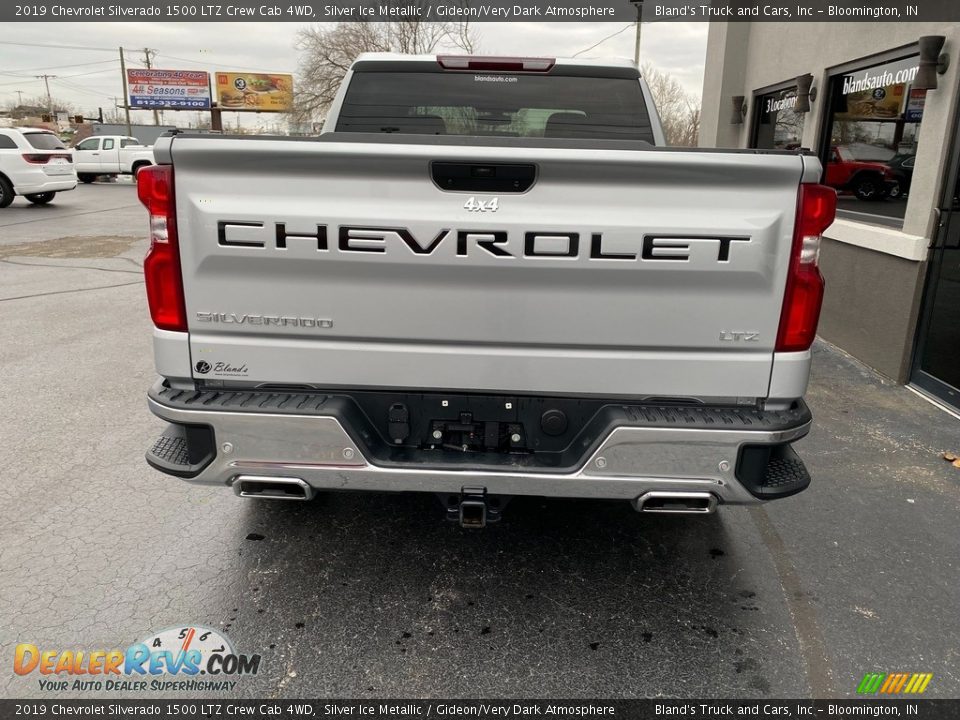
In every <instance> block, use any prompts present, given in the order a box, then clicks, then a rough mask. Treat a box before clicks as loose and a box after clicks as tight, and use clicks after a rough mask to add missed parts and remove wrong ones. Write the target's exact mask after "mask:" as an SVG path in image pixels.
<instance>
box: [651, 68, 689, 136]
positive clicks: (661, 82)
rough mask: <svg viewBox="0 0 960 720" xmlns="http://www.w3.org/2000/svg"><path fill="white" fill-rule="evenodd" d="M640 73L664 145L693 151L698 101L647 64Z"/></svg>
mask: <svg viewBox="0 0 960 720" xmlns="http://www.w3.org/2000/svg"><path fill="white" fill-rule="evenodd" d="M641 72H642V74H643V77H644V79H645V80H646V81H647V85H649V86H650V92H651V93H653V99H654V102H656V105H657V110H658V112H659V113H660V122H661V123H662V124H663V133H664V135H666V138H667V144H668V145H678V146H683V147H696V145H697V138H698V136H699V134H700V101H699V100H698V99H697V98H696V97H695V96H693V95H691V94H690V93H688V92H687V91H686V90H684V89H683V86H682V85H681V84H680V83H679V81H678V80H677V79H676V78H675V77H673V76H672V75H669V74H667V73H665V72H663V71H661V70H658V69H657V68H655V67H653V66H652V65H650V64H648V63H644V65H643V68H642V69H641Z"/></svg>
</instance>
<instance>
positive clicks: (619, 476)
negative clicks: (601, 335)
mask: <svg viewBox="0 0 960 720" xmlns="http://www.w3.org/2000/svg"><path fill="white" fill-rule="evenodd" d="M195 395H196V394H195ZM148 402H149V407H150V410H151V411H152V412H153V413H154V414H155V415H157V416H158V417H160V418H162V419H164V420H166V421H168V422H169V423H172V424H173V425H174V426H206V427H209V428H211V429H212V431H213V440H212V444H213V453H212V457H211V458H209V459H208V461H207V462H206V464H205V465H204V466H203V467H202V469H200V470H199V471H198V472H196V473H195V474H193V476H192V477H185V478H184V479H187V480H188V481H190V482H195V483H203V484H212V485H227V486H232V485H233V484H234V483H235V481H236V480H237V478H238V477H240V476H254V477H257V478H276V479H280V480H283V479H288V480H290V481H291V482H294V483H295V482H296V481H297V480H299V481H302V482H303V483H305V485H306V486H308V487H309V488H310V492H311V493H312V492H313V491H318V490H319V491H322V490H371V491H385V492H396V491H416V492H430V493H460V492H461V490H462V489H463V488H464V487H468V486H469V487H480V488H485V490H486V492H487V493H488V494H490V495H536V496H555V497H578V498H605V499H619V500H629V501H633V502H635V503H636V502H637V501H639V499H640V498H641V497H642V496H645V495H648V494H649V493H654V492H664V493H671V492H674V493H676V492H682V493H689V492H694V493H697V492H702V493H709V494H710V495H712V496H714V497H716V499H717V500H718V501H719V502H720V503H726V504H753V503H758V502H760V501H761V498H758V497H757V495H756V494H755V493H751V492H750V491H749V490H748V489H747V488H746V487H745V486H744V484H743V483H742V482H740V481H739V480H738V479H737V477H736V471H737V468H738V461H739V460H740V454H741V448H743V447H744V446H745V445H749V446H763V445H770V446H784V445H785V444H787V443H790V442H792V441H794V440H797V439H799V438H801V437H803V436H804V435H806V434H807V432H808V431H809V428H810V421H809V414H807V415H806V420H805V422H803V423H802V424H798V425H796V426H793V427H789V428H782V429H776V430H764V429H744V428H737V429H726V428H723V427H711V428H704V427H696V428H690V427H646V426H620V427H616V428H614V429H612V431H611V432H610V433H609V434H608V435H607V436H606V437H605V438H604V439H603V440H602V441H601V442H600V443H599V445H598V446H597V447H596V448H595V449H594V450H593V451H592V452H588V453H587V454H585V456H584V460H583V462H582V463H581V464H580V465H579V467H577V468H575V469H572V470H568V471H563V472H550V471H544V470H540V469H536V470H531V469H529V468H519V467H517V468H516V469H512V468H511V467H510V466H506V467H504V468H502V469H501V468H498V469H496V470H475V469H463V470H460V469H451V468H450V467H444V468H432V467H429V466H413V465H405V466H397V465H391V466H387V465H385V464H383V463H378V462H376V461H374V460H373V459H371V458H370V457H368V456H367V453H365V452H364V450H363V448H362V447H361V445H360V444H359V443H358V442H356V441H355V440H354V439H353V438H352V437H351V433H349V432H348V430H347V429H346V428H345V427H344V425H343V424H342V423H341V420H340V419H338V418H337V417H335V416H333V415H324V414H317V415H305V414H287V413H284V412H282V411H270V412H259V411H258V412H250V411H245V412H233V411H228V410H224V409H203V408H204V405H203V404H202V403H199V402H198V403H197V406H196V407H191V408H189V409H188V408H186V407H183V406H182V405H183V404H182V403H181V404H180V405H181V406H174V405H173V404H166V403H164V402H162V401H161V400H160V399H158V394H157V393H153V394H152V395H151V397H150V398H149V401H148ZM794 457H795V456H794ZM148 460H150V454H149V453H148ZM796 462H797V463H799V460H798V459H797V460H796ZM151 464H153V465H154V466H155V467H158V468H159V469H161V470H164V471H165V472H170V470H169V469H168V468H166V467H160V466H159V465H158V464H157V462H154V461H151ZM800 467H801V468H802V464H800ZM804 472H805V471H804ZM170 474H177V475H181V476H184V474H182V473H177V472H170ZM807 482H809V478H807ZM803 487H806V484H804V485H803ZM800 489H802V488H800ZM238 494H239V493H238ZM786 494H789V493H786ZM711 508H712V506H711Z"/></svg>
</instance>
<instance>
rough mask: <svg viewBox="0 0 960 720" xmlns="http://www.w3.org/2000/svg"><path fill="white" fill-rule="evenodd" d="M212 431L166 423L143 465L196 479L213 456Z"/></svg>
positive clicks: (201, 427) (204, 427)
mask: <svg viewBox="0 0 960 720" xmlns="http://www.w3.org/2000/svg"><path fill="white" fill-rule="evenodd" d="M215 454H216V453H215V452H214V446H213V431H212V430H211V429H210V428H209V427H206V426H198V425H175V424H172V423H171V424H170V425H168V426H167V429H166V430H164V431H163V434H162V435H161V436H160V437H159V438H157V441H156V442H155V443H154V444H153V447H151V448H150V449H149V450H147V456H146V457H147V462H148V463H149V464H150V465H151V466H152V467H154V468H156V469H157V470H159V471H161V472H165V473H167V474H169V475H174V476H176V477H180V478H191V477H196V476H197V475H199V474H200V472H201V471H202V470H203V469H204V468H205V467H206V466H207V465H209V464H210V462H211V461H212V460H213V458H214V455H215Z"/></svg>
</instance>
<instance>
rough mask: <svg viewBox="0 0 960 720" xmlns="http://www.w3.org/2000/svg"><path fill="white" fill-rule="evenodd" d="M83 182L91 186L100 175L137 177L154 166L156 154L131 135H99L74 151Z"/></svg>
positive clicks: (75, 162) (84, 141)
mask: <svg viewBox="0 0 960 720" xmlns="http://www.w3.org/2000/svg"><path fill="white" fill-rule="evenodd" d="M73 162H74V165H76V167H77V174H78V175H79V177H80V182H83V183H92V182H93V181H94V180H95V179H96V178H97V176H98V175H109V176H111V177H116V176H117V175H121V174H123V175H134V176H136V174H137V173H138V172H139V171H140V168H144V167H147V166H148V165H153V150H151V149H150V148H149V147H147V146H146V145H143V144H141V143H140V141H139V140H137V139H136V138H135V137H130V136H129V135H97V136H96V137H90V138H87V139H86V140H81V141H80V142H78V143H77V145H76V147H74V148H73Z"/></svg>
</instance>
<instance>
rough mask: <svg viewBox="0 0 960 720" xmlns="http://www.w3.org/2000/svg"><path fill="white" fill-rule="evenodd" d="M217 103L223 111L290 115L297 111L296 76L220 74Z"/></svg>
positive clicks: (218, 75)
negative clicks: (294, 103)
mask: <svg viewBox="0 0 960 720" xmlns="http://www.w3.org/2000/svg"><path fill="white" fill-rule="evenodd" d="M217 99H218V102H219V103H220V108H221V109H223V110H256V111H258V112H290V110H292V109H293V75H284V74H282V73H246V72H236V73H234V72H218V73H217Z"/></svg>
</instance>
